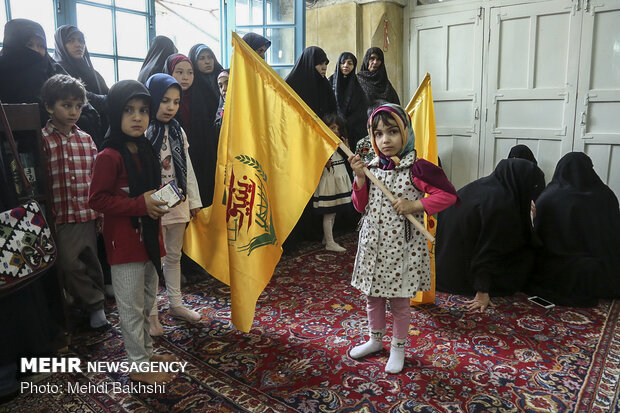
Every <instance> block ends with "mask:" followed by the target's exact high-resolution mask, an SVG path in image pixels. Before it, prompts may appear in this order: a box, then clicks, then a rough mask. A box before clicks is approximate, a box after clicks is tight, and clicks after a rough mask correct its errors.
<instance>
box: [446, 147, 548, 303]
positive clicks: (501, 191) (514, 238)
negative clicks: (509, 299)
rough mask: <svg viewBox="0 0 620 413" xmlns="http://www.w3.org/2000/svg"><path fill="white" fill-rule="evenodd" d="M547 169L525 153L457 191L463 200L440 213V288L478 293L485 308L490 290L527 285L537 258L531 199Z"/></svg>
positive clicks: (505, 292)
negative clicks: (536, 163) (533, 236)
mask: <svg viewBox="0 0 620 413" xmlns="http://www.w3.org/2000/svg"><path fill="white" fill-rule="evenodd" d="M543 182H544V177H543V173H542V171H541V170H540V169H539V168H538V167H537V166H536V165H535V164H534V163H533V162H530V161H527V160H525V159H516V158H515V159H503V160H502V161H500V163H499V164H498V165H497V167H496V168H495V170H494V171H493V173H492V174H491V175H489V176H486V177H484V178H480V179H478V180H476V181H474V182H472V183H470V184H468V185H466V186H465V187H463V188H461V189H460V190H459V191H458V195H459V198H460V199H461V205H460V206H458V207H455V206H452V207H450V208H448V209H446V210H445V211H443V212H442V213H441V214H439V218H438V227H437V244H436V271H437V289H438V290H439V291H446V292H449V293H453V294H462V295H474V294H475V298H474V300H472V301H471V302H470V305H469V309H470V310H475V309H481V310H482V311H484V310H485V309H486V308H487V307H488V306H489V305H492V304H491V302H490V299H489V296H490V295H497V296H501V295H512V294H514V293H515V292H517V291H519V290H521V289H522V287H523V286H524V285H525V282H526V281H527V278H528V276H529V274H530V272H531V270H532V266H533V264H534V250H533V247H532V246H531V238H532V237H531V233H532V226H531V221H530V204H531V202H532V201H533V200H535V199H536V198H537V197H538V195H539V194H540V193H541V191H542V190H543V185H544V184H543Z"/></svg>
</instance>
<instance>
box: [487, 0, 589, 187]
mask: <svg viewBox="0 0 620 413" xmlns="http://www.w3.org/2000/svg"><path fill="white" fill-rule="evenodd" d="M572 6H573V5H572V3H571V2H569V1H565V0H560V1H548V2H544V3H531V4H523V5H515V6H507V7H498V8H491V12H490V35H489V50H488V56H489V59H488V88H487V91H488V94H487V102H488V120H487V123H486V128H485V132H486V133H485V137H484V147H485V151H484V153H485V155H484V167H483V174H484V175H486V174H488V173H490V172H491V171H492V170H493V169H494V168H495V166H496V165H497V163H498V162H499V161H500V160H501V159H504V158H506V157H507V155H508V150H509V149H510V147H511V144H512V143H514V144H516V143H523V144H526V145H527V146H528V147H530V149H532V151H533V152H534V154H535V156H536V158H537V159H538V164H539V166H540V167H541V169H542V170H543V171H544V172H545V176H546V177H547V179H549V178H550V177H551V176H552V175H553V171H554V169H555V165H556V163H557V161H558V159H559V158H560V157H561V155H562V154H563V153H566V152H569V151H570V150H571V148H572V143H573V142H572V141H573V130H574V122H573V118H574V112H575V101H576V92H577V86H576V85H577V75H578V70H577V67H578V59H579V46H578V45H579V36H580V30H581V15H580V14H579V13H574V12H572V11H573V10H572Z"/></svg>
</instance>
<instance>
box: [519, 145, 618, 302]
mask: <svg viewBox="0 0 620 413" xmlns="http://www.w3.org/2000/svg"><path fill="white" fill-rule="evenodd" d="M534 233H535V234H536V236H537V238H538V239H539V241H540V243H541V247H540V248H539V249H538V253H537V260H536V267H535V270H534V275H533V277H532V280H531V282H530V290H531V292H532V293H534V294H538V295H541V296H543V297H545V298H547V299H548V300H550V301H552V302H554V303H556V304H560V305H575V306H590V305H595V304H596V300H597V299H598V298H612V299H613V298H616V299H617V298H620V277H619V274H620V253H619V251H620V235H619V234H620V211H619V209H618V198H617V197H616V196H615V195H614V193H613V191H612V190H611V189H610V188H609V187H608V186H607V185H605V183H603V181H602V180H601V179H600V178H599V176H598V175H597V174H596V172H595V171H594V167H593V165H592V160H591V159H590V157H589V156H588V155H586V154H585V153H583V152H570V153H568V154H566V155H564V156H563V157H562V159H560V161H559V162H558V164H557V166H556V168H555V173H554V174H553V179H552V180H551V182H550V183H549V185H548V186H547V188H545V190H544V191H543V193H542V194H541V195H540V197H539V198H538V200H537V201H536V217H535V218H534Z"/></svg>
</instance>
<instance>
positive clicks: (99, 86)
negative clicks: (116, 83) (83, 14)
mask: <svg viewBox="0 0 620 413" xmlns="http://www.w3.org/2000/svg"><path fill="white" fill-rule="evenodd" d="M75 33H79V35H80V36H82V39H83V38H84V33H82V32H81V31H80V30H79V29H78V28H77V27H75V26H70V25H64V26H60V27H59V28H58V30H56V34H55V35H54V42H55V46H54V47H55V51H54V56H53V57H54V60H55V61H56V62H58V64H59V65H60V66H62V68H63V69H65V71H66V72H67V73H68V74H70V75H71V76H73V77H75V78H78V79H82V81H83V82H84V85H85V86H86V90H88V91H89V92H93V93H96V94H98V95H106V94H107V93H108V86H107V85H106V84H105V81H104V80H103V78H102V77H101V76H100V75H99V73H97V71H96V70H95V68H94V67H93V64H92V62H91V61H90V54H89V53H88V48H87V47H86V45H84V56H82V58H81V59H74V58H73V57H71V55H70V54H69V52H68V51H67V48H66V46H65V44H66V43H67V41H68V40H69V37H71V36H72V35H73V34H75Z"/></svg>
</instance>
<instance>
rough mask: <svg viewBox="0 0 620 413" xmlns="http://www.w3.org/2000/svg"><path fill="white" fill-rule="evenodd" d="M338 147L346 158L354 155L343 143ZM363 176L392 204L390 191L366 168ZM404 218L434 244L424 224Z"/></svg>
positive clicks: (411, 216)
mask: <svg viewBox="0 0 620 413" xmlns="http://www.w3.org/2000/svg"><path fill="white" fill-rule="evenodd" d="M338 147H339V148H340V149H342V150H343V151H344V153H346V154H347V156H353V155H355V154H354V153H353V152H351V149H349V147H348V146H347V145H345V143H344V142H340V143H339V144H338ZM364 174H365V175H366V176H367V177H368V179H370V181H371V182H372V183H373V184H375V185H377V187H378V188H379V189H380V190H381V192H383V193H384V194H385V196H387V198H388V199H389V200H390V202H393V201H395V200H396V197H395V196H394V195H392V193H391V192H390V190H389V189H387V188H386V187H385V185H383V184H382V183H381V181H379V180H378V179H377V177H376V176H374V175H373V174H372V173H371V172H370V171H369V170H368V168H366V167H364ZM405 217H407V219H408V220H409V221H410V222H411V223H412V224H413V226H414V227H416V229H417V230H418V231H420V232H421V233H422V234H424V236H425V237H426V239H427V240H429V241H430V242H435V237H433V235H432V234H431V233H430V232H428V230H427V229H426V228H425V227H424V224H421V223H420V221H418V220H417V219H415V218H414V217H413V215H412V214H406V215H405Z"/></svg>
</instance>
